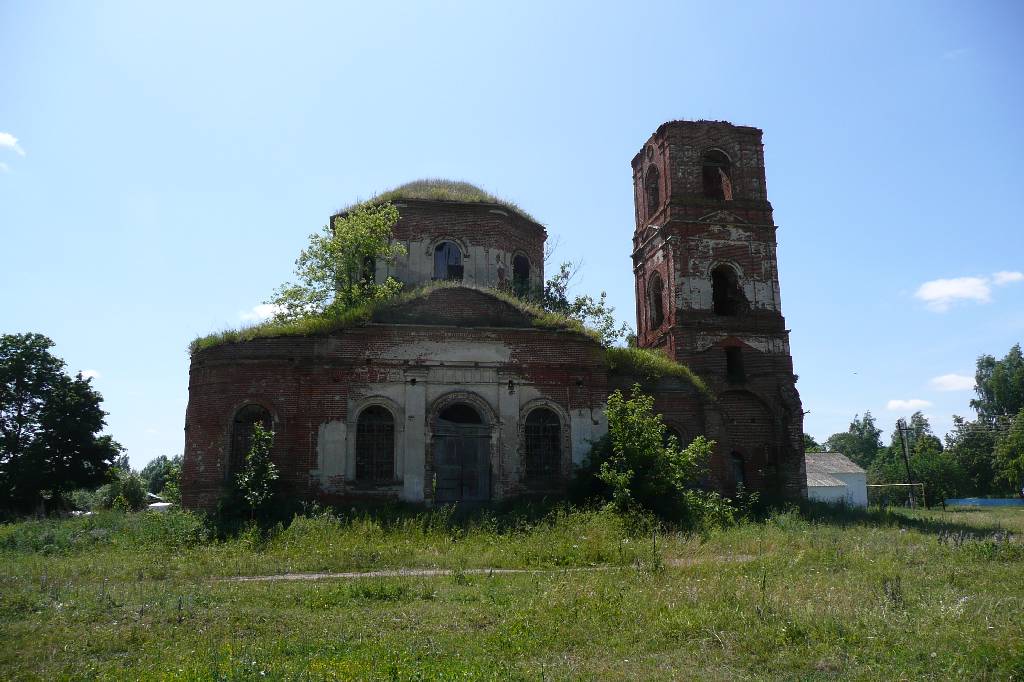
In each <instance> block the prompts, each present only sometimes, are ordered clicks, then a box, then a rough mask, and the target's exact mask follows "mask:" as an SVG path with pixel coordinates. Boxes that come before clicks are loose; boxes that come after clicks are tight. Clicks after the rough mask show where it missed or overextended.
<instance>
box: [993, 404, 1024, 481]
mask: <svg viewBox="0 0 1024 682" xmlns="http://www.w3.org/2000/svg"><path fill="white" fill-rule="evenodd" d="M1004 425H1005V429H1004V431H1003V433H1002V434H1001V435H1000V436H999V438H998V440H997V441H996V449H995V464H996V467H997V469H998V471H999V475H1000V478H1002V480H1004V481H1006V482H1007V483H1009V484H1010V485H1011V486H1013V488H1014V489H1015V490H1018V491H1020V490H1024V488H1022V486H1024V408H1022V409H1021V410H1020V411H1019V412H1017V414H1016V415H1015V416H1014V418H1013V419H1012V420H1005V421H1004Z"/></svg>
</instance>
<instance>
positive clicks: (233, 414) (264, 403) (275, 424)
mask: <svg viewBox="0 0 1024 682" xmlns="http://www.w3.org/2000/svg"><path fill="white" fill-rule="evenodd" d="M247 407H258V408H260V409H262V410H264V411H266V413H267V414H269V415H270V430H271V431H274V432H275V433H276V432H277V431H278V430H279V426H280V423H281V422H280V420H279V419H278V415H277V411H276V410H275V409H274V404H273V403H272V402H271V401H269V400H265V399H263V398H258V399H255V400H253V399H246V400H241V401H238V402H236V403H234V404H233V405H232V406H231V410H230V411H229V412H228V424H227V428H226V429H225V433H224V440H223V443H224V447H223V448H222V453H221V456H220V458H219V460H218V461H219V465H220V468H221V471H222V472H223V475H224V476H225V477H230V476H234V475H235V474H236V473H238V471H237V463H238V461H239V460H244V459H245V454H244V453H236V452H235V448H236V443H235V440H236V434H235V420H236V419H237V418H238V415H239V413H240V412H241V411H242V410H244V409H246V408H247ZM233 464H234V465H235V466H233Z"/></svg>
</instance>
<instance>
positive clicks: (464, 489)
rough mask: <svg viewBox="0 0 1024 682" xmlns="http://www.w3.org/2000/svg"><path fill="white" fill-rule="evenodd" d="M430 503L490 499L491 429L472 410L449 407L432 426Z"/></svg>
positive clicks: (474, 409) (468, 407)
mask: <svg viewBox="0 0 1024 682" xmlns="http://www.w3.org/2000/svg"><path fill="white" fill-rule="evenodd" d="M433 444H434V476H435V485H436V487H435V490H434V501H435V502H438V503H442V504H444V503H451V502H483V501H485V500H489V499H490V497H491V429H490V427H489V426H488V425H487V424H486V423H485V422H484V420H483V419H482V418H481V416H480V413H479V412H478V411H477V410H476V408H474V407H472V406H471V405H468V404H466V403H454V404H452V405H449V406H448V407H446V408H445V409H444V410H442V411H441V413H440V414H438V415H437V419H436V420H435V423H434V439H433Z"/></svg>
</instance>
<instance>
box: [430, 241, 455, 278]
mask: <svg viewBox="0 0 1024 682" xmlns="http://www.w3.org/2000/svg"><path fill="white" fill-rule="evenodd" d="M434 279H450V280H455V281H457V282H461V281H462V250H461V249H460V248H459V245H458V244H456V243H454V242H441V243H440V244H438V245H437V246H436V247H435V248H434Z"/></svg>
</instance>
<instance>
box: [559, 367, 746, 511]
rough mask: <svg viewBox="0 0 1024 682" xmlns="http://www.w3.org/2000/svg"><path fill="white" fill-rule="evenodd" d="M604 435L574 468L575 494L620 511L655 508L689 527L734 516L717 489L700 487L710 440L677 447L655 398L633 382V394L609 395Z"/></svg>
mask: <svg viewBox="0 0 1024 682" xmlns="http://www.w3.org/2000/svg"><path fill="white" fill-rule="evenodd" d="M607 413H608V435H607V436H606V437H604V438H603V439H601V440H600V441H598V442H597V443H595V444H594V447H593V448H592V449H591V453H590V457H589V461H588V463H587V465H586V467H585V468H584V469H582V470H580V471H578V472H577V473H578V478H577V481H576V482H575V483H574V486H573V492H574V494H575V496H577V497H593V496H597V497H601V498H603V499H605V500H607V501H608V503H609V505H610V506H611V507H613V508H614V509H616V510H618V511H620V512H625V513H641V514H642V513H654V514H655V515H657V516H658V517H660V518H662V519H664V520H668V521H673V522H676V523H680V524H681V525H684V526H686V527H690V528H710V527H718V526H723V525H729V524H731V523H733V522H734V521H735V518H736V513H735V509H734V508H733V507H732V506H731V505H730V504H729V502H728V500H726V499H724V498H722V497H721V496H720V495H719V494H718V493H715V492H710V491H705V490H701V489H699V488H698V487H697V481H698V479H699V478H700V477H701V476H702V475H703V474H704V472H705V471H706V467H707V463H708V460H709V459H710V457H711V452H712V450H713V448H714V442H713V441H709V440H707V439H705V438H704V437H703V436H698V437H697V438H695V439H694V440H693V442H691V443H690V444H689V445H688V446H686V447H685V448H684V447H681V446H680V444H679V441H678V439H677V438H676V437H675V436H674V435H667V434H666V430H665V424H664V423H663V422H662V419H661V415H660V414H657V413H656V412H655V411H654V398H652V397H651V396H649V395H646V394H644V393H642V392H641V390H640V386H639V385H635V386H634V387H633V391H632V397H631V398H626V397H625V396H623V394H622V392H621V391H615V392H614V393H613V394H612V395H611V396H610V397H609V398H608V410H607Z"/></svg>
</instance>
